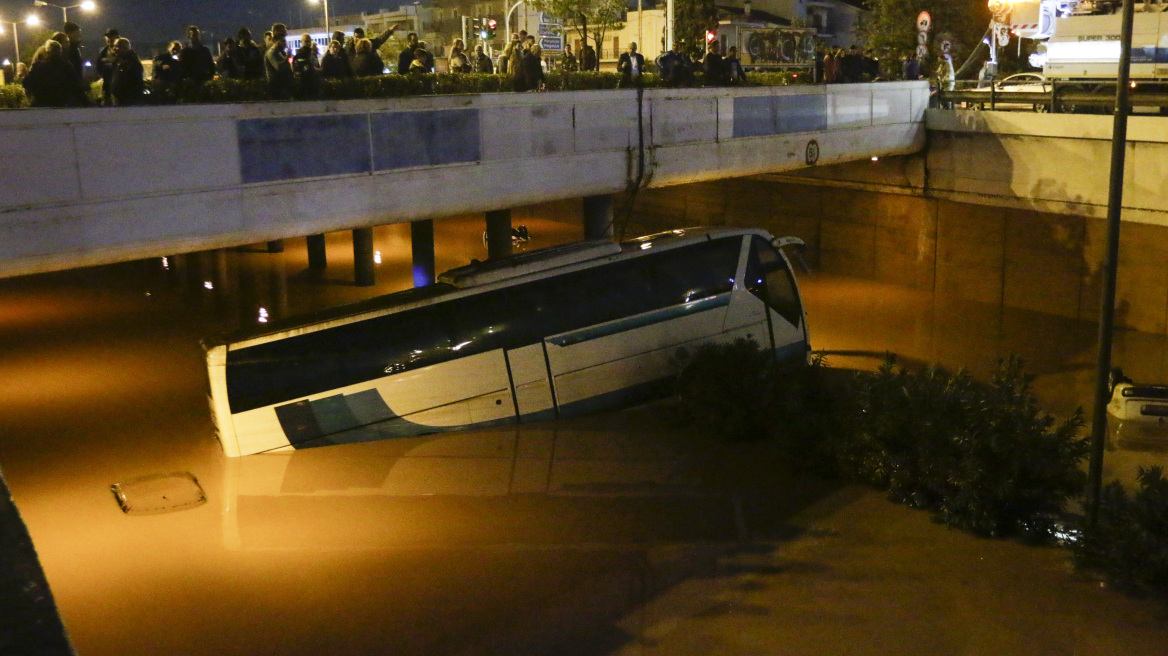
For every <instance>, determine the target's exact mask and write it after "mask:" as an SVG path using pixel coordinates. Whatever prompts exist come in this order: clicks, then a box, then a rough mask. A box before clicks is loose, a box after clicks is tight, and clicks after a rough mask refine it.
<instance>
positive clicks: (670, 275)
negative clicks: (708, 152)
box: [204, 229, 809, 456]
mask: <svg viewBox="0 0 1168 656" xmlns="http://www.w3.org/2000/svg"><path fill="white" fill-rule="evenodd" d="M788 244H795V245H799V246H801V245H802V242H801V241H799V240H798V239H795V238H790V237H787V238H783V239H772V237H771V236H770V235H769V234H767V233H766V232H765V231H762V230H754V229H700V230H693V229H688V230H675V231H671V232H665V233H661V234H656V235H650V236H647V237H641V238H638V239H634V240H631V241H627V242H624V243H620V244H617V243H612V242H606V241H588V242H578V243H574V244H567V245H563V246H554V247H551V248H545V249H540V250H535V251H531V252H528V253H523V254H519V255H515V256H511V257H507V258H502V259H500V260H497V261H488V262H475V263H473V264H471V265H468V266H465V267H461V268H459V269H454V270H451V271H448V272H446V273H444V274H442V276H440V277H439V282H438V283H437V284H435V285H432V286H429V287H422V288H417V289H412V290H408V291H404V292H399V293H396V294H388V295H385V296H381V297H378V298H374V299H370V300H368V301H363V302H361V303H357V304H354V305H349V306H345V307H341V308H336V309H333V310H328V311H325V312H321V313H317V314H315V315H308V316H304V317H296V318H292V319H289V320H285V321H281V322H277V323H273V324H268V325H266V326H265V327H264V328H263V329H262V330H261V331H258V332H256V331H253V332H252V333H250V334H241V335H234V336H230V337H228V338H224V339H222V340H218V341H215V342H208V343H206V344H205V345H204V347H205V349H206V353H207V370H208V376H209V378H210V388H211V392H210V402H211V409H212V414H213V418H214V422H215V426H216V429H217V431H218V437H219V441H220V443H221V444H222V446H223V450H224V452H225V453H226V454H227V455H228V456H241V455H249V454H256V453H265V452H270V451H281V450H289V449H302V448H308V447H315V446H323V445H329V444H343V443H350V442H363V441H368V440H377V439H386V438H391V437H401V436H407V435H420V434H425V433H434V432H438V431H445V430H454V429H459V428H466V427H470V426H485V425H491V424H498V423H503V422H515V421H534V420H540V419H550V418H555V417H563V416H568V415H574V414H581V413H584V412H588V411H592V410H595V409H600V408H604V407H615V406H620V405H627V404H630V403H633V402H636V401H639V400H647V399H649V398H653V397H654V396H660V395H661V394H663V393H665V392H666V391H667V390H668V385H669V382H670V381H671V380H672V378H673V377H674V376H675V375H676V374H677V373H678V371H679V369H680V367H681V365H682V362H681V360H680V359H679V357H678V353H679V351H680V350H681V349H692V348H693V347H695V346H698V345H700V344H703V343H709V342H729V341H733V340H735V339H739V338H746V339H750V340H753V341H755V342H757V343H758V344H760V345H761V346H763V347H764V348H770V349H772V350H773V351H774V352H775V354H776V355H777V356H778V357H779V358H782V359H791V360H797V361H806V359H807V356H808V353H809V343H808V337H807V327H806V321H805V317H804V313H803V306H802V303H801V301H800V298H799V290H798V287H797V286H796V283H795V278H794V276H793V275H792V272H791V267H790V264H789V262H788V260H787V257H786V255H785V254H784V253H783V252H782V251H781V247H782V246H785V245H788Z"/></svg>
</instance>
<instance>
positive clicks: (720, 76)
mask: <svg viewBox="0 0 1168 656" xmlns="http://www.w3.org/2000/svg"><path fill="white" fill-rule="evenodd" d="M719 47H720V46H719V45H718V42H717V41H711V42H710V47H709V48H708V49H707V50H706V57H705V59H703V60H702V70H703V71H704V72H705V74H706V86H711V87H715V86H722V85H724V84H726V83H727V82H728V81H729V80H728V77H729V76H727V75H726V63H725V62H724V61H723V60H722V55H721V53H719V52H718V49H719Z"/></svg>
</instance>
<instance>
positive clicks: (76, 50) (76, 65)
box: [61, 21, 88, 97]
mask: <svg viewBox="0 0 1168 656" xmlns="http://www.w3.org/2000/svg"><path fill="white" fill-rule="evenodd" d="M61 31H62V32H64V33H65V37H66V38H67V41H66V42H65V43H63V44H62V45H64V46H65V59H67V60H69V64H71V65H72V66H73V78H74V79H75V80H76V81H77V88H78V89H80V90H81V91H80V92H81V94H82V96H83V97H84V96H85V95H87V94H86V92H87V91H88V86H87V85H86V84H85V80H84V78H83V75H82V73H83V72H84V71H83V69H82V66H84V65H85V62H84V61H83V60H82V59H81V27H80V26H79V25H77V23H74V22H72V21H65V25H64V26H63V27H62V28H61Z"/></svg>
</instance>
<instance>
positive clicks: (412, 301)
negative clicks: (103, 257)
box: [203, 227, 764, 349]
mask: <svg viewBox="0 0 1168 656" xmlns="http://www.w3.org/2000/svg"><path fill="white" fill-rule="evenodd" d="M744 234H759V235H762V234H764V231H762V230H760V229H756V228H706V227H701V228H684V229H677V230H668V231H665V232H658V233H654V234H651V235H645V236H642V237H636V238H634V239H630V240H628V241H624V242H621V243H619V244H618V243H615V242H610V241H606V240H589V241H580V242H571V243H568V244H559V245H556V246H548V247H546V248H540V249H536V250H533V251H528V252H524V253H516V254H514V255H509V256H507V257H503V258H499V259H498V260H495V261H488V262H478V261H472V262H471V264H468V265H466V266H462V267H458V268H455V269H451V270H449V271H446V272H444V273H442V274H441V275H440V276H439V277H438V280H439V282H437V283H435V284H433V285H428V286H426V287H416V288H414V289H407V290H404V291H400V292H394V293H392V294H383V295H381V296H376V297H373V298H369V299H365V300H363V301H358V302H356V303H350V304H347V305H341V306H337V307H333V308H327V309H324V310H318V311H316V312H311V313H307V314H300V315H296V316H292V317H287V318H285V319H279V320H276V321H273V322H271V323H267V324H264V325H262V326H253V327H248V328H242V329H239V330H237V331H234V332H231V333H227V334H223V335H219V336H216V337H211V338H208V339H206V340H204V341H203V347H204V348H205V349H211V348H213V347H216V346H228V345H231V346H233V347H234V348H241V347H243V345H241V344H239V343H240V342H254V341H265V340H264V338H266V337H270V336H273V335H277V334H280V333H296V332H300V331H303V332H311V331H312V329H313V327H314V326H320V325H321V324H326V323H331V324H340V323H349V322H350V320H355V319H357V318H358V317H360V316H361V315H364V314H373V313H381V312H384V311H386V310H391V309H395V308H399V307H400V308H405V307H406V306H411V305H418V304H425V302H426V301H430V300H433V299H436V298H440V297H442V296H446V295H449V294H454V293H456V292H459V291H462V290H464V289H469V288H474V287H478V286H484V285H488V284H490V283H495V282H500V281H503V280H508V279H512V278H520V277H524V276H529V275H532V274H536V273H541V272H544V271H551V270H554V269H559V268H563V267H568V266H571V265H573V264H580V263H583V262H588V261H590V260H596V259H602V258H606V257H615V256H618V255H620V254H622V253H635V252H639V251H642V250H648V249H649V248H652V247H653V246H657V245H662V246H666V247H668V246H671V245H673V243H674V242H675V243H677V244H678V245H681V244H683V243H685V242H689V241H697V240H699V239H701V238H703V237H704V238H706V239H715V238H718V237H726V236H733V235H744Z"/></svg>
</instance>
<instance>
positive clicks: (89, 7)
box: [81, 0, 97, 11]
mask: <svg viewBox="0 0 1168 656" xmlns="http://www.w3.org/2000/svg"><path fill="white" fill-rule="evenodd" d="M95 9H97V3H96V2H94V1H93V0H85V2H82V3H81V11H93V10H95Z"/></svg>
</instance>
